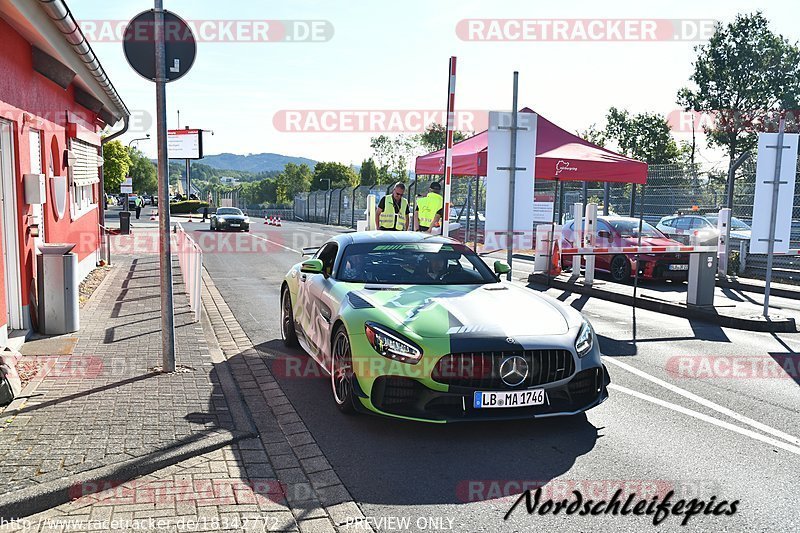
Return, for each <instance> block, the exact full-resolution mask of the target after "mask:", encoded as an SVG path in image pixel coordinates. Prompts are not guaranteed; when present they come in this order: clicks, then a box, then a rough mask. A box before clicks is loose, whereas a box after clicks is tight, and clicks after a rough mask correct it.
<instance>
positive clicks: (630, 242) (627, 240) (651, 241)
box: [620, 237, 682, 246]
mask: <svg viewBox="0 0 800 533" xmlns="http://www.w3.org/2000/svg"><path fill="white" fill-rule="evenodd" d="M620 241H621V245H622V246H636V245H637V244H639V239H638V237H621V238H620ZM642 246H682V245H681V243H679V242H678V241H674V240H672V239H667V238H664V237H642Z"/></svg>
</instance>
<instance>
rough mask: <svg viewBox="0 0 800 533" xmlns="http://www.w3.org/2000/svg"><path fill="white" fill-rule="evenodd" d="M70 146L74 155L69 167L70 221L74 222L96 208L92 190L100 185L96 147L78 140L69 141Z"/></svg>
mask: <svg viewBox="0 0 800 533" xmlns="http://www.w3.org/2000/svg"><path fill="white" fill-rule="evenodd" d="M70 145H71V147H72V152H73V153H74V154H75V163H74V164H73V165H72V166H71V167H70V181H71V183H70V192H71V194H70V196H71V197H72V220H75V219H76V218H79V217H81V216H83V215H84V214H86V213H87V212H88V211H91V210H92V209H94V208H96V207H97V199H96V198H95V194H94V189H95V184H96V183H100V176H99V173H98V170H97V168H98V167H97V157H98V149H97V147H96V146H93V145H91V144H89V143H87V142H83V141H81V140H78V139H71V141H70Z"/></svg>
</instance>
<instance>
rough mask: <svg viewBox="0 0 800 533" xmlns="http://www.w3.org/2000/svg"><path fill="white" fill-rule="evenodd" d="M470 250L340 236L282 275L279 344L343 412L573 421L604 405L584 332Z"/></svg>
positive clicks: (584, 324) (387, 235) (603, 377)
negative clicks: (303, 362) (326, 383)
mask: <svg viewBox="0 0 800 533" xmlns="http://www.w3.org/2000/svg"><path fill="white" fill-rule="evenodd" d="M508 268H509V267H508V265H507V264H505V263H504V262H502V261H497V262H495V264H494V269H493V270H494V271H493V270H492V269H490V268H489V267H488V266H487V265H486V263H484V261H483V260H482V259H481V257H479V256H478V255H477V254H475V253H474V252H473V251H472V250H470V249H469V248H468V247H466V246H464V245H463V244H460V243H459V242H457V241H455V240H452V239H448V238H444V237H438V236H432V235H428V234H423V233H411V232H360V233H348V234H342V235H338V236H336V237H334V238H332V239H330V240H329V241H328V242H327V243H325V244H324V245H323V246H322V247H320V248H319V249H318V250H317V251H316V253H314V255H313V257H311V258H310V259H307V260H305V261H303V262H301V263H298V264H297V265H295V266H294V267H292V269H291V270H290V271H289V272H288V274H287V275H286V277H285V279H284V282H283V285H282V287H281V325H282V336H283V339H284V342H285V343H286V344H287V345H290V346H292V345H297V344H299V345H300V346H301V347H302V348H303V349H304V350H305V351H306V352H308V353H309V354H310V355H311V357H313V358H314V360H315V361H316V362H317V363H318V364H319V365H320V366H321V367H322V368H323V369H324V371H325V372H326V374H329V375H330V377H331V388H332V393H333V398H334V400H335V402H336V405H337V406H338V407H339V409H340V410H341V411H344V412H353V411H365V412H371V413H376V414H381V415H386V416H392V417H399V418H405V419H412V420H420V421H427V422H455V421H462V420H484V419H517V418H523V419H524V418H536V417H545V416H557V415H572V414H577V413H580V412H583V411H586V410H587V409H591V408H592V407H594V406H596V405H598V404H600V403H601V402H603V401H604V400H605V399H606V398H607V397H608V392H607V385H608V383H609V377H608V373H607V371H606V369H605V367H604V366H603V364H602V362H601V359H600V348H599V346H598V341H597V338H596V336H595V333H594V331H593V329H592V326H591V324H589V322H588V321H587V320H586V319H585V318H584V317H583V316H582V315H581V314H580V313H579V312H578V311H576V310H575V309H573V308H572V307H570V306H568V305H565V304H563V303H561V302H559V301H557V300H555V299H553V298H550V297H548V296H546V295H543V294H540V293H537V292H535V291H533V290H530V289H528V288H525V287H521V286H518V285H514V284H513V283H508V282H505V281H501V280H500V278H499V275H500V274H503V273H507V272H508Z"/></svg>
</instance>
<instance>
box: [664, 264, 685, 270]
mask: <svg viewBox="0 0 800 533" xmlns="http://www.w3.org/2000/svg"><path fill="white" fill-rule="evenodd" d="M669 269H670V270H689V265H670V266H669Z"/></svg>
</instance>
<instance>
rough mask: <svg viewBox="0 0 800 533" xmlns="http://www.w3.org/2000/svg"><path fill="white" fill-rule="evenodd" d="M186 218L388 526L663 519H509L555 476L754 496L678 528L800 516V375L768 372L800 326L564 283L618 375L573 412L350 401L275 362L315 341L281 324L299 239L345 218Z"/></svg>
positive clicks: (551, 491) (549, 490)
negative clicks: (448, 412) (245, 222)
mask: <svg viewBox="0 0 800 533" xmlns="http://www.w3.org/2000/svg"><path fill="white" fill-rule="evenodd" d="M184 226H185V227H186V228H187V230H191V231H193V233H194V236H195V238H196V239H197V240H198V242H200V243H201V246H203V247H204V248H205V249H206V250H207V253H206V254H205V256H204V264H205V266H206V268H207V269H208V271H209V272H210V274H211V276H212V277H213V279H214V281H215V283H216V285H217V286H218V288H219V290H220V292H221V294H222V296H223V297H224V298H225V300H226V301H227V303H228V305H229V306H230V307H231V309H232V310H233V312H234V313H235V315H236V316H237V318H238V320H239V322H240V323H241V325H242V327H243V328H244V330H245V331H246V332H247V334H248V335H249V336H250V338H251V339H252V340H253V341H254V343H255V344H257V345H258V346H259V347H260V348H262V349H263V350H265V351H266V352H267V353H269V354H270V356H269V357H270V358H271V359H272V360H273V371H274V373H276V374H277V376H276V377H277V378H278V379H279V381H280V384H281V386H282V388H283V389H284V391H285V393H286V394H287V396H288V397H289V398H290V400H291V401H292V403H293V404H294V406H295V408H296V409H297V412H298V413H299V415H300V416H301V417H302V418H303V420H304V422H305V423H306V425H307V426H308V428H309V430H310V431H311V432H312V433H313V434H314V436H315V438H316V440H317V442H318V443H319V445H320V447H321V448H322V450H323V452H324V453H325V454H326V455H327V457H328V460H329V461H330V462H331V464H332V465H333V467H334V468H335V469H336V471H337V472H338V474H339V476H340V477H341V479H342V480H343V482H344V483H345V485H346V486H347V487H348V489H349V490H350V492H351V494H352V495H353V497H354V499H355V500H356V501H357V502H359V504H360V505H361V506H362V510H363V512H364V514H365V515H366V516H367V517H369V518H370V520H371V524H372V525H373V526H375V527H376V528H377V529H380V530H382V531H397V530H411V531H417V530H428V531H430V530H449V531H528V530H549V529H555V528H558V529H559V530H566V531H598V530H605V531H630V530H634V529H635V530H647V529H650V528H654V529H655V526H654V525H653V522H652V516H634V515H627V516H613V515H607V514H602V515H599V516H584V517H581V516H577V515H571V516H565V514H564V512H561V513H560V514H558V515H554V514H552V511H551V512H550V513H549V514H546V515H540V514H538V513H535V514H531V515H529V514H528V513H527V512H526V511H525V509H524V505H521V506H520V507H518V508H517V509H516V510H515V511H514V512H513V513H512V514H511V516H510V518H509V519H508V520H507V521H505V520H504V515H505V514H506V512H507V511H508V510H509V509H510V508H511V506H512V504H513V503H514V501H516V499H517V498H518V495H519V494H520V493H521V492H522V490H524V489H521V488H520V487H521V486H522V484H523V483H528V486H531V485H533V486H534V487H535V486H536V484H545V483H547V486H546V487H545V490H544V493H543V494H544V496H543V501H542V503H543V502H544V500H546V499H548V498H549V497H551V496H552V497H553V498H554V499H562V498H563V497H571V496H570V492H571V491H572V490H580V491H582V493H583V495H584V497H586V498H593V499H595V500H597V499H609V498H610V497H611V496H612V494H613V492H614V491H615V490H616V489H617V488H620V487H624V488H626V489H627V490H628V491H632V492H636V493H637V494H638V496H639V497H640V498H641V499H646V500H648V499H649V498H651V497H652V496H654V495H661V496H663V495H664V494H665V493H666V492H668V491H669V490H674V491H675V493H676V496H675V497H674V498H673V499H680V498H685V499H687V500H689V499H691V498H699V499H700V500H703V501H705V502H709V501H711V500H712V498H715V503H714V505H716V504H717V503H719V502H721V501H722V500H727V501H728V502H731V501H734V500H738V502H739V503H738V511H737V512H736V514H734V515H732V516H725V515H723V516H714V515H712V514H709V515H705V514H701V515H697V516H694V517H692V518H691V519H690V520H689V521H688V525H687V526H685V527H682V526H681V525H680V523H681V520H682V517H678V516H669V517H667V518H666V519H665V520H664V521H663V522H662V523H661V524H660V525H659V526H658V527H657V529H659V530H662V531H671V530H680V531H694V530H697V531H701V530H702V531H722V530H728V531H743V530H757V531H774V530H786V531H791V530H800V518H799V517H798V513H797V510H796V507H797V505H796V501H795V499H794V496H793V495H794V494H798V493H800V475H798V471H800V438H798V435H800V417H798V414H800V413H799V411H800V380H799V379H796V378H795V379H792V378H790V377H789V376H787V374H786V373H785V372H783V371H778V372H772V373H771V374H769V373H768V374H767V375H766V376H762V375H760V374H756V375H753V372H752V369H753V368H754V367H755V368H756V369H761V368H767V367H765V366H764V364H765V363H767V362H770V361H779V362H782V363H785V361H786V358H787V356H788V360H789V362H790V363H794V364H797V361H798V358H800V355H797V354H798V352H800V334H778V335H772V334H766V333H753V332H744V331H738V330H732V329H726V328H721V327H718V326H715V325H710V324H705V323H701V322H697V321H691V320H685V319H682V318H679V317H671V316H663V315H658V314H656V313H653V312H649V311H642V310H638V311H635V312H634V311H633V310H632V309H631V308H629V307H626V306H622V305H618V304H614V303H610V302H605V301H601V300H591V299H588V298H586V297H581V296H579V295H574V296H571V295H565V294H562V293H561V292H560V291H555V290H551V291H550V293H549V294H551V295H552V296H554V297H557V298H559V299H561V300H563V301H565V302H566V303H568V304H570V305H572V306H574V307H576V308H578V309H580V310H582V312H583V313H584V314H585V315H586V316H587V317H588V318H589V319H590V320H591V321H592V323H593V325H594V327H595V330H596V331H597V333H598V335H599V336H600V340H601V349H602V352H603V353H604V354H605V363H606V366H607V367H608V370H609V372H610V374H611V379H612V389H611V391H610V393H611V397H610V399H609V400H608V401H607V402H605V403H604V404H603V405H601V406H599V407H597V408H595V409H594V410H592V411H590V412H588V413H587V414H586V415H581V416H577V417H572V418H569V419H546V420H537V421H530V422H512V423H508V422H501V423H480V424H457V425H449V426H439V425H426V424H417V423H407V422H402V421H394V420H387V419H381V418H377V417H371V416H363V415H362V416H356V417H347V416H344V415H341V414H340V413H339V412H338V411H337V410H336V408H335V406H334V403H333V400H332V398H331V391H330V381H329V379H326V378H324V377H322V374H321V373H319V372H313V369H314V367H313V365H310V366H309V367H308V368H310V369H312V371H310V372H306V373H305V374H306V375H304V376H303V377H296V376H291V375H286V374H287V373H286V372H285V371H284V372H281V371H280V369H281V368H285V365H280V364H278V367H277V368H275V364H276V363H275V361H278V360H280V359H281V358H285V357H287V356H289V357H297V356H300V357H305V356H304V354H302V352H300V351H294V350H287V349H285V348H284V347H283V344H282V342H281V340H280V329H279V302H278V300H279V288H280V283H281V280H282V278H283V276H284V274H285V273H286V271H287V270H288V269H289V267H290V266H291V265H293V264H294V263H296V262H298V261H299V258H300V256H299V253H298V251H299V250H301V249H302V248H303V247H308V246H318V245H319V244H321V243H322V242H324V241H325V239H326V238H327V237H328V236H329V235H332V234H334V233H337V232H338V231H340V230H339V229H337V228H333V227H326V226H320V225H311V224H300V223H284V225H283V227H282V228H274V227H270V226H264V225H258V226H254V228H253V232H252V233H251V234H216V233H210V232H209V231H208V228H207V226H206V225H200V224H184ZM520 283H522V282H520ZM751 296H753V295H751ZM772 301H773V303H774V304H775V305H778V306H782V307H784V309H785V310H784V311H783V313H784V314H791V313H797V314H800V312H798V311H796V310H797V309H798V308H799V307H800V306H798V302H796V301H792V300H785V299H780V298H773V300H772ZM519 312H521V313H524V312H525V310H524V309H520V310H519ZM531 319H532V320H534V319H535V317H531ZM798 319H800V316H799V317H798ZM793 354H794V357H793ZM732 362H736V363H737V365H738V366H736V367H735V370H736V372H735V373H733V374H732V373H731V371H730V369H731V368H732V367H731V366H730V364H731V363H732ZM726 369H727V370H726ZM281 374H283V375H281ZM315 374H316V375H315ZM796 375H797V374H795V376H796ZM558 496H561V497H558ZM709 510H710V508H709Z"/></svg>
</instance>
